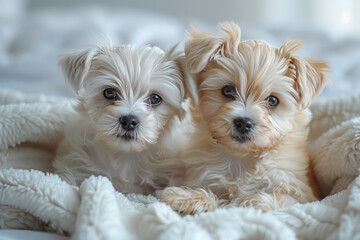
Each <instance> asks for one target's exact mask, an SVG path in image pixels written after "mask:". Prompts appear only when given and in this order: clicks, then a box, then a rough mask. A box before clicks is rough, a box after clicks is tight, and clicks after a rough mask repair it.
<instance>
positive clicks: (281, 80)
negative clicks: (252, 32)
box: [218, 40, 293, 99]
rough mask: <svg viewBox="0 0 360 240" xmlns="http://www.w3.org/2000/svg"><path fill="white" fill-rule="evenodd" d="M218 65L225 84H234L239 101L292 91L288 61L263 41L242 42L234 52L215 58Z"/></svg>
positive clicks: (277, 50)
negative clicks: (240, 97) (224, 78)
mask: <svg viewBox="0 0 360 240" xmlns="http://www.w3.org/2000/svg"><path fill="white" fill-rule="evenodd" d="M218 64H219V65H220V67H221V68H220V69H221V70H220V71H223V74H224V76H226V78H227V83H228V84H229V85H235V86H236V87H237V89H238V90H239V94H240V95H241V96H242V97H243V98H248V96H252V97H253V98H255V99H258V98H260V99H262V98H264V97H267V96H266V95H268V94H270V93H272V92H277V91H283V90H285V91H292V89H291V88H290V87H291V86H292V84H293V79H291V78H289V77H288V76H287V71H288V66H289V61H288V59H286V58H284V57H283V56H282V55H281V54H280V51H279V49H277V48H275V47H272V46H271V45H270V44H268V43H267V42H265V41H260V40H248V41H243V42H241V43H240V44H239V46H238V49H237V51H236V50H235V51H234V52H233V53H230V54H229V55H228V56H224V57H222V58H219V59H218Z"/></svg>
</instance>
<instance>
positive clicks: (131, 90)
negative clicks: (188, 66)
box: [54, 44, 185, 193]
mask: <svg viewBox="0 0 360 240" xmlns="http://www.w3.org/2000/svg"><path fill="white" fill-rule="evenodd" d="M183 60H184V56H183V54H181V53H179V52H176V51H175V47H174V48H173V49H171V50H170V51H168V52H167V53H165V52H163V51H162V50H160V49H159V48H157V47H150V46H145V47H140V48H136V47H133V46H119V47H112V46H111V45H110V44H108V45H105V46H94V47H93V48H90V49H87V50H84V51H78V52H74V53H69V54H64V55H62V56H61V57H60V61H59V63H60V65H61V67H62V69H63V72H64V74H65V76H66V79H67V80H68V81H69V82H70V83H71V85H72V87H73V88H74V90H75V91H76V92H77V94H78V105H77V107H76V109H77V113H78V114H77V115H76V116H74V119H73V120H72V121H71V122H70V123H69V124H68V126H67V129H66V131H65V133H64V139H63V141H62V142H61V144H60V146H59V148H58V149H57V154H56V158H55V161H54V167H55V168H56V173H58V174H59V175H60V176H61V177H62V178H63V179H65V180H66V181H67V182H69V183H71V184H74V185H78V184H80V183H81V182H82V181H83V180H84V179H85V178H87V177H89V176H90V175H104V176H107V177H109V179H110V180H111V181H112V183H113V184H114V186H115V188H116V189H117V190H118V191H121V192H124V193H130V192H131V193H153V191H154V190H156V189H159V188H161V187H164V186H167V185H168V182H169V181H170V180H171V177H172V176H170V175H169V173H170V172H171V169H170V168H167V167H166V163H163V160H164V159H166V158H167V156H172V155H175V154H177V153H178V151H180V146H181V142H182V139H181V129H179V128H178V127H176V128H175V129H174V128H173V126H174V124H175V125H176V124H179V120H178V116H181V115H182V114H183V109H182V106H181V104H182V101H183V100H184V94H185V91H184V85H183V79H184V73H183V71H182V63H183ZM174 136H176V138H175V137H174ZM161 169H163V170H164V171H162V170H161Z"/></svg>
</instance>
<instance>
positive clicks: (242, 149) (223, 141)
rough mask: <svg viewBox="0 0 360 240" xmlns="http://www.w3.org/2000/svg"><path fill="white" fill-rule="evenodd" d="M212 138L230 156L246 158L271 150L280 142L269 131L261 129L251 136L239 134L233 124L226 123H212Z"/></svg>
mask: <svg viewBox="0 0 360 240" xmlns="http://www.w3.org/2000/svg"><path fill="white" fill-rule="evenodd" d="M208 127H209V130H210V134H211V137H212V138H213V139H214V140H215V141H216V142H217V143H218V144H219V145H221V147H222V149H223V150H224V151H225V152H227V153H228V154H230V155H233V156H237V157H245V156H248V155H249V154H256V153H259V152H261V151H264V150H266V149H271V148H273V147H274V146H275V145H276V142H277V141H278V134H276V133H274V132H269V129H260V131H254V132H252V133H249V134H239V133H237V132H236V131H234V130H233V126H232V124H229V123H227V122H225V121H215V122H212V121H211V122H210V124H209V125H208Z"/></svg>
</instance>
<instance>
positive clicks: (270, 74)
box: [162, 23, 329, 214]
mask: <svg viewBox="0 0 360 240" xmlns="http://www.w3.org/2000/svg"><path fill="white" fill-rule="evenodd" d="M220 28H221V30H222V31H223V32H224V33H225V36H216V35H213V34H208V33H201V32H199V31H197V30H196V29H194V28H193V29H192V31H191V32H190V34H189V40H188V41H187V43H186V45H185V54H186V65H187V69H188V71H189V72H190V73H193V74H194V82H195V84H194V85H193V86H196V87H197V88H196V90H195V91H194V90H192V91H191V92H196V94H195V95H193V96H192V99H193V101H192V103H193V105H192V116H193V119H194V124H195V129H196V131H195V133H194V134H193V137H191V142H190V144H189V146H190V149H188V150H187V152H186V153H185V154H184V155H183V156H182V157H181V161H183V162H184V164H185V166H186V173H185V176H184V178H183V179H179V182H178V183H177V185H179V186H187V187H193V188H205V189H207V190H208V191H210V192H213V193H214V194H209V193H204V190H199V191H195V190H191V191H190V190H188V189H186V188H185V189H184V188H183V189H182V188H179V187H172V188H167V189H165V190H164V191H163V193H162V201H164V202H166V203H168V204H170V205H171V206H172V207H173V208H174V209H175V210H177V211H178V212H181V213H183V214H188V213H190V214H191V213H197V212H202V211H209V210H213V209H214V208H216V207H231V206H243V207H246V206H253V207H255V208H259V209H262V210H263V211H269V210H273V209H276V208H281V207H285V206H289V205H291V204H294V203H296V202H301V203H305V202H309V201H314V200H316V199H317V196H318V195H317V188H316V185H315V184H314V179H313V176H312V169H311V162H310V159H309V154H308V149H307V135H308V128H307V125H308V124H309V122H310V119H311V114H310V111H309V109H308V107H309V105H310V103H311V102H312V99H313V98H315V96H316V95H317V94H318V93H319V92H321V90H322V89H323V87H324V86H325V85H326V83H327V78H326V72H327V71H328V69H329V67H328V66H327V64H326V63H324V62H322V61H318V60H315V59H313V58H303V57H300V56H297V55H295V54H294V52H295V51H296V50H298V49H299V48H300V47H301V42H300V41H297V40H295V41H288V42H285V43H284V45H283V46H282V47H281V48H279V49H278V48H275V47H272V46H271V45H269V44H268V43H266V42H265V41H258V40H255V41H252V40H248V41H240V29H239V27H238V26H237V25H236V24H234V23H223V24H220ZM226 86H232V87H233V88H234V89H235V90H234V91H236V92H234V96H233V97H230V98H227V97H225V96H224V95H223V94H222V89H223V88H224V87H226ZM269 96H275V97H277V98H278V99H279V105H277V106H276V107H271V106H270V105H269V103H268V101H267V98H268V97H269ZM196 103H198V105H196ZM239 117H242V118H243V117H246V118H248V119H251V120H253V123H254V126H253V128H252V130H251V131H250V132H249V133H248V134H247V135H245V136H244V135H242V134H239V132H238V130H237V128H236V126H235V125H236V124H235V120H236V119H237V118H239ZM244 137H246V140H244V139H243V138H244Z"/></svg>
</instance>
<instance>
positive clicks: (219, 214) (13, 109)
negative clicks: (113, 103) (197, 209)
mask: <svg viewBox="0 0 360 240" xmlns="http://www.w3.org/2000/svg"><path fill="white" fill-rule="evenodd" d="M9 94H10V93H9V92H7V91H5V90H1V91H0V228H6V229H10V228H11V229H20V228H21V229H33V230H42V231H53V232H57V233H60V234H65V235H70V236H71V238H73V239H84V240H85V239H204V240H205V239H286V240H289V239H298V238H300V239H325V238H326V239H360V227H359V226H360V176H359V167H360V96H355V97H351V98H347V99H338V100H334V101H327V102H318V103H316V104H314V105H313V106H312V111H313V114H314V119H313V121H312V123H311V126H310V127H311V135H310V141H309V146H310V150H311V154H312V157H313V158H314V160H315V170H316V173H317V174H318V176H319V180H320V184H321V186H322V192H323V193H324V194H326V195H327V194H330V193H335V194H333V195H330V196H328V197H326V198H325V199H323V200H321V201H318V202H312V203H308V204H296V205H294V206H291V207H289V208H286V209H279V210H276V211H273V212H269V213H265V214H264V213H262V212H260V211H258V210H255V209H251V208H233V209H218V210H216V211H215V212H209V213H203V214H199V215H196V216H186V217H180V216H179V215H178V214H177V213H175V212H174V211H172V209H171V208H170V207H168V206H166V205H165V204H163V203H160V202H158V199H156V198H155V197H152V196H144V195H136V194H128V195H124V194H122V193H120V192H116V191H115V189H114V187H113V186H112V184H111V182H110V181H109V180H108V179H107V178H105V177H90V178H88V179H86V180H85V181H84V182H83V183H82V184H81V186H80V187H74V186H70V185H69V184H67V183H65V182H63V181H62V180H61V179H60V178H59V177H58V176H56V175H54V174H51V173H44V172H51V171H52V169H51V160H52V158H53V156H54V146H56V143H57V141H58V139H59V138H60V137H61V132H62V127H63V125H64V123H66V121H67V118H68V117H69V116H70V115H71V114H72V113H73V109H72V107H71V106H72V104H71V101H70V100H67V99H51V98H47V97H44V96H34V95H32V96H29V95H26V96H24V95H21V94H18V93H15V94H14V92H11V98H10V97H9ZM9 99H11V101H9ZM28 169H33V170H28ZM34 169H36V170H34Z"/></svg>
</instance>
